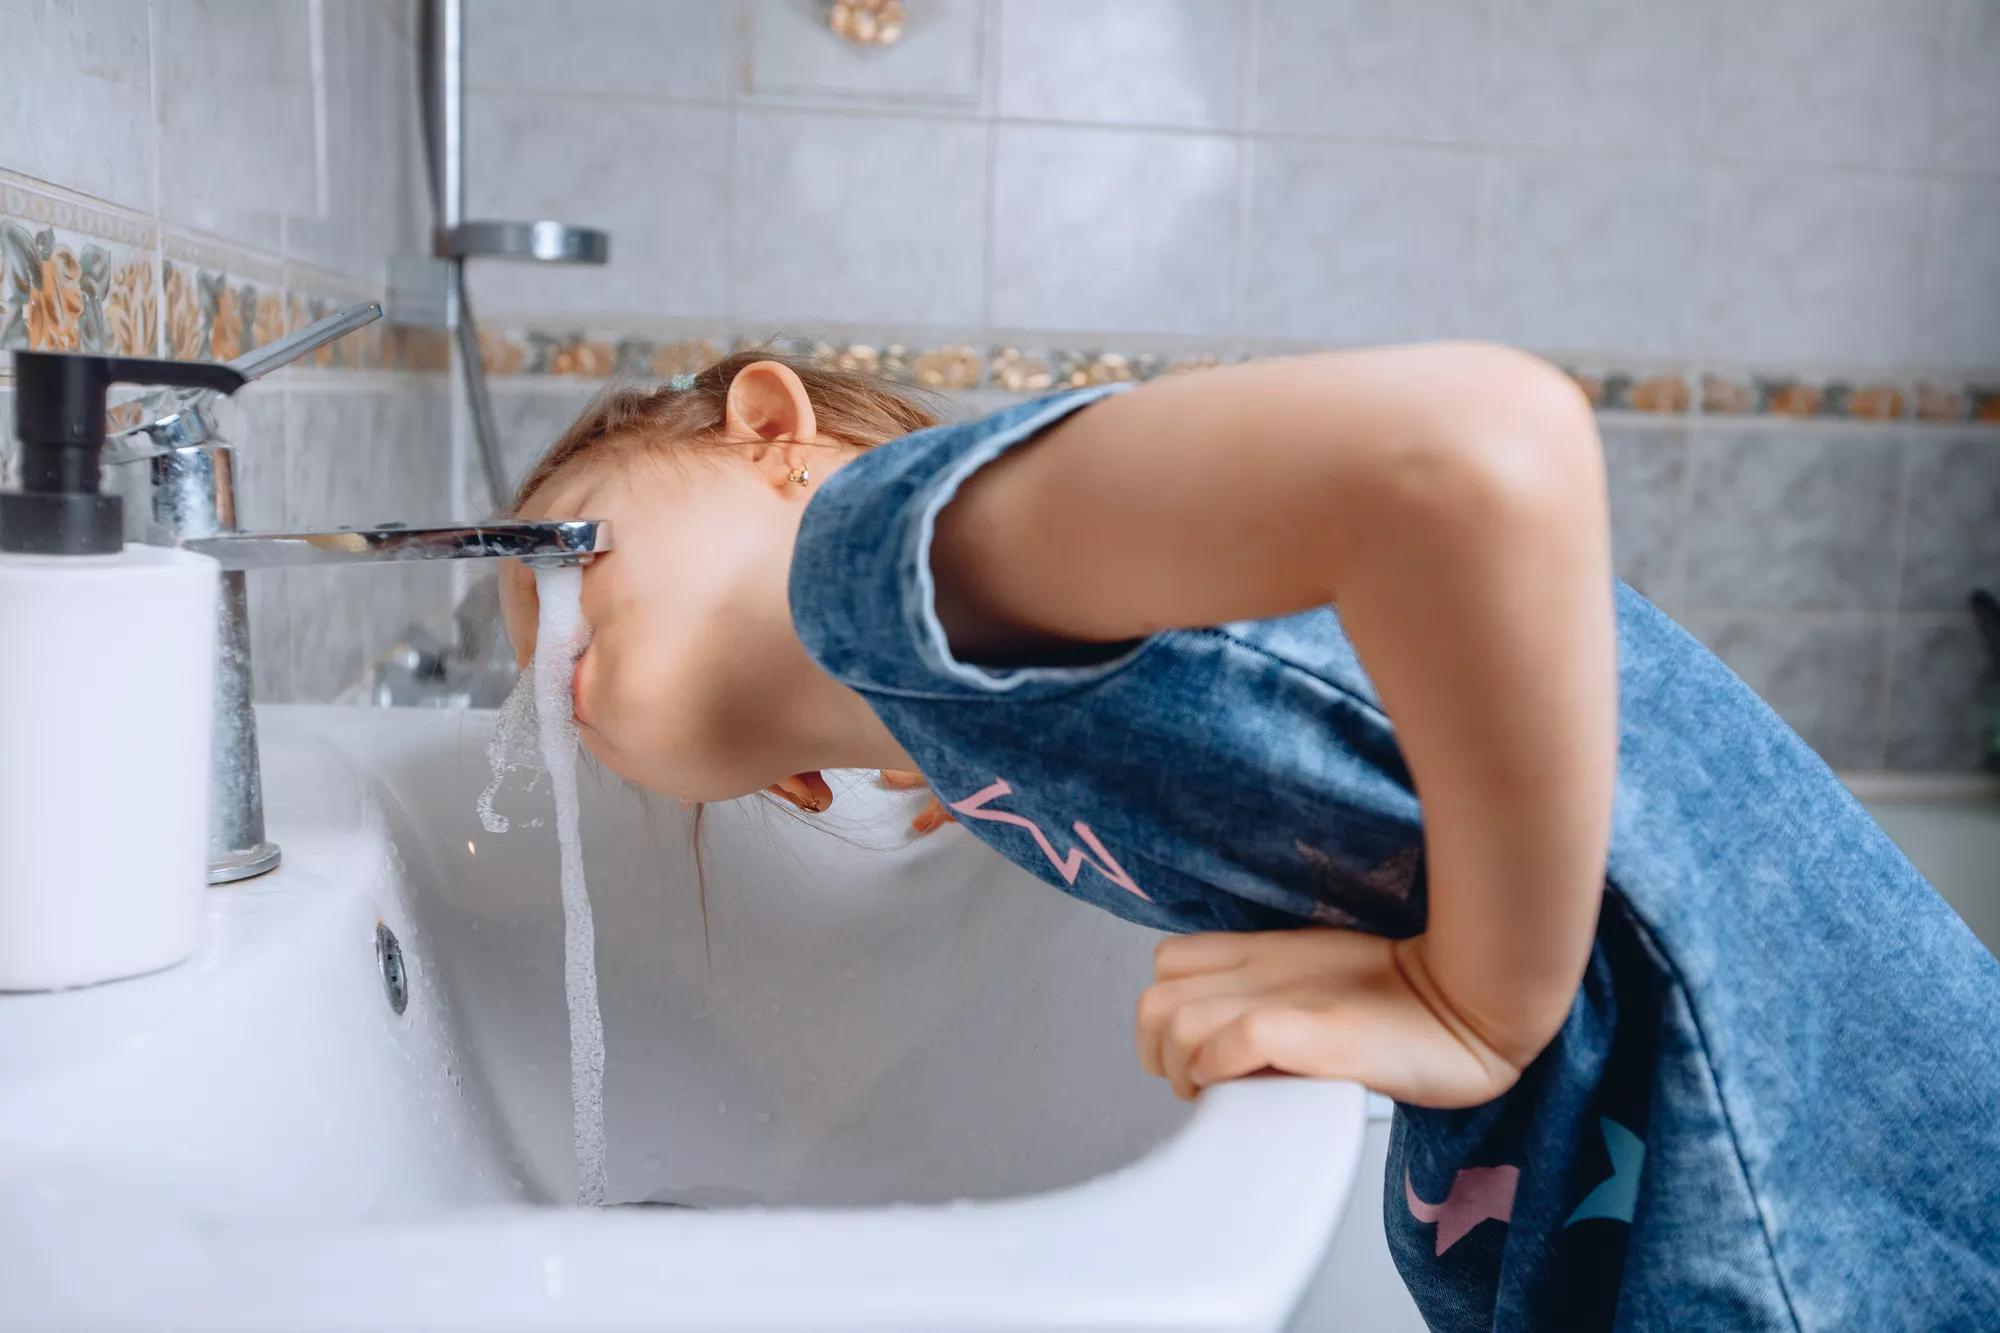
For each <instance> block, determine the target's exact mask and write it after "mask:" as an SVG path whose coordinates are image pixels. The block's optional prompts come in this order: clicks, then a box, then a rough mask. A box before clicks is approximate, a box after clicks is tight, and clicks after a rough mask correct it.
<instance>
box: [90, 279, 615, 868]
mask: <svg viewBox="0 0 2000 1333" xmlns="http://www.w3.org/2000/svg"><path fill="white" fill-rule="evenodd" d="M381 314H382V307H381V306H379V305H374V304H364V305H357V306H350V307H348V308H347V309H346V310H342V311H340V312H338V313H337V314H333V315H329V316H327V317H326V318H325V319H322V320H319V321H318V322H316V323H313V324H309V325H307V326H306V327H305V328H302V329H300V330H298V331H297V332H295V333H293V334H290V335H288V336H287V337H284V338H281V339H278V340H277V341H276V342H273V343H270V344H268V345H267V346H264V347H260V348H258V349H257V350H255V351H253V352H250V353H249V354H247V355H245V356H242V357H239V358H237V359H236V360H235V361H232V362H230V363H229V364H230V365H231V366H233V367H235V368H236V369H237V370H239V371H241V372H242V373H243V375H244V377H245V378H247V379H257V378H259V377H260V376H263V375H266V374H268V373H270V372H271V371H273V370H276V369H277V368H278V367H280V366H283V365H287V364H289V363H291V362H293V361H296V360H298V359H299V358H300V357H302V356H304V355H305V354H306V353H308V352H311V351H313V350H314V349H315V348H318V347H320V346H323V345H324V344H326V343H329V342H331V341H333V340H334V339H335V338H338V337H340V336H341V335H342V334H345V333H348V332H351V331H353V330H354V329H357V328H360V327H361V326H362V325H364V324H368V323H370V322H371V321H373V320H375V319H378V318H380V317H381ZM214 406H215V395H214V394H213V393H210V392H207V391H196V392H186V391H176V392H169V393H159V394H150V395H147V396H146V397H143V398H140V399H137V400H135V401H133V402H129V403H126V404H123V405H121V406H120V407H119V408H115V409H113V414H112V415H113V421H114V430H116V433H115V434H114V435H113V437H112V439H111V440H110V441H109V442H108V444H107V446H106V448H105V453H104V457H105V461H106V463H107V464H109V465H111V466H109V467H108V468H107V471H108V473H109V475H110V476H111V478H112V479H113V481H114V482H115V485H116V489H117V490H118V491H119V492H120V493H121V494H123V495H124V497H125V500H126V504H125V526H126V533H125V536H126V539H127V540H128V541H136V542H144V543H147V544H150V545H154V546H179V547H182V548H184V549H186V550H190V551H199V552H201V553H202V554H204V555H209V556H213V557H214V558H215V559H216V560H218V561H219V562H221V565H222V571H223V572H222V596H221V600H220V607H221V610H220V614H219V616H218V621H217V625H216V677H215V737H214V742H213V746H212V750H211V754H210V771H211V779H210V795H209V820H208V856H209V865H208V882H209V883H211V884H225V883H229V882H230V881H233V880H239V879H248V878H250V877H251V876H253V875H261V874H263V873H264V872H265V871H267V870H271V869H274V868H275V867H276V866H277V864H278V860H279V856H280V852H279V849H278V846H277V844H276V843H273V842H271V841H270V840H269V839H268V838H267V837H266V836H265V829H264V790H263V777H262V772H261V769H260V766H259V763H258V757H257V720H256V715H255V714H254V713H253V712H252V711H251V707H250V697H251V688H250V613H249V599H248V597H247V595H246V590H245V587H244V572H245V571H247V570H255V569H280V568H286V567H291V566H299V565H345V564H381V563H384V562H393V561H408V560H525V561H527V562H529V563H530V564H536V565H542V564H552V565H575V564H587V563H589V562H590V561H591V560H592V559H593V558H595V557H596V556H597V555H599V554H601V553H602V552H605V551H608V550H610V549H611V525H610V524H609V523H606V522H603V521H602V520H598V519H580V520H575V521H569V522H544V523H518V522H494V523H469V524H444V525H439V526H432V527H413V526H410V525H408V524H403V523H383V524H379V525H377V526H375V527H370V528H341V529H337V530H334V531H329V532H243V531H241V530H240V529H238V528H237V526H236V485H235V452H234V450H233V449H232V448H231V447H230V446H229V444H228V443H227V442H225V441H224V440H223V439H222V438H221V436H220V434H219V433H218V431H217V427H216V422H215V416H214ZM120 423H122V429H120V428H119V424H120Z"/></svg>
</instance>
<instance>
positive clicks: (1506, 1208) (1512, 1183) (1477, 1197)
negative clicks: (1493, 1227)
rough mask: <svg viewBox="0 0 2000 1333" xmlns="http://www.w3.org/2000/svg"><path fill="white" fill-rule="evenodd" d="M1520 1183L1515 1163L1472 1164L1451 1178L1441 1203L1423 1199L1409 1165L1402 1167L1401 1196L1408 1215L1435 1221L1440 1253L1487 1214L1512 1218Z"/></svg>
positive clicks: (1462, 1236) (1454, 1243)
mask: <svg viewBox="0 0 2000 1333" xmlns="http://www.w3.org/2000/svg"><path fill="white" fill-rule="evenodd" d="M1520 1183H1521V1168H1520V1167H1518V1166H1471V1167H1467V1168H1466V1169H1465V1170H1463V1171H1461V1172H1459V1173H1458V1174H1457V1175H1455V1176H1453V1177H1452V1178H1451V1193H1449V1194H1447V1195H1446V1196H1445V1199H1444V1202H1443V1203H1425V1202H1424V1201H1423V1200H1422V1199H1420V1198H1418V1197H1417V1191H1416V1187H1415V1186H1413V1185H1412V1184H1410V1171H1409V1168H1408V1167H1405V1168H1403V1198H1404V1200H1405V1201H1406V1202H1407V1203H1408V1204H1409V1206H1410V1216H1411V1217H1414V1218H1416V1219H1417V1221H1419V1222H1435V1223H1437V1253H1439V1254H1443V1253H1444V1252H1445V1251H1446V1250H1448V1249H1450V1248H1451V1247H1452V1246H1454V1245H1456V1244H1458V1242H1459V1241H1461V1240H1463V1239H1464V1238H1465V1233H1466V1232H1468V1231H1470V1230H1472V1229H1473V1228H1474V1227H1476V1226H1478V1225H1479V1224H1480V1223H1481V1222H1484V1221H1486V1220H1487V1219H1488V1218H1493V1219H1496V1220H1498V1221H1501V1222H1507V1221H1511V1220H1512V1219H1513V1216H1514V1189H1515V1187H1516V1186H1517V1185H1519V1184H1520Z"/></svg>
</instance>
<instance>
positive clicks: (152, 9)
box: [146, 0, 172, 356]
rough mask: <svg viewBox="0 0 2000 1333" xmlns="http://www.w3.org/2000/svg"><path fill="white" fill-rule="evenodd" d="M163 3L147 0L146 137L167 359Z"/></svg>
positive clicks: (159, 345) (157, 310) (159, 326)
mask: <svg viewBox="0 0 2000 1333" xmlns="http://www.w3.org/2000/svg"><path fill="white" fill-rule="evenodd" d="M159 8H160V6H159V0H146V117H147V120H148V122H149V124H148V125H147V129H146V133H147V136H148V138H149V139H150V141H151V144H152V152H151V153H149V154H148V157H150V158H151V159H152V165H153V190H152V193H153V289H154V291H155V293H156V294H157V295H156V298H155V300H154V303H153V349H152V350H153V355H155V356H165V355H167V353H168V352H169V351H171V350H172V349H171V348H169V347H168V346H167V327H168V326H167V222H166V211H165V209H164V208H163V207H162V206H161V200H160V190H161V188H162V182H163V181H164V179H165V173H164V172H163V171H162V170H161V168H160V153H161V146H160V145H161V135H160V50H159V36H160V21H159Z"/></svg>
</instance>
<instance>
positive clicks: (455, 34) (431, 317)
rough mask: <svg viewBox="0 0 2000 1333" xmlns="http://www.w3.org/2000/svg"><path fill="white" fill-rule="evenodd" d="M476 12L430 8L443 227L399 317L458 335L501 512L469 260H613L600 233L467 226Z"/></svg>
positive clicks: (433, 124)
mask: <svg viewBox="0 0 2000 1333" xmlns="http://www.w3.org/2000/svg"><path fill="white" fill-rule="evenodd" d="M466 8H467V6H466V5H465V3H464V0H429V2H428V3H427V4H426V5H425V6H424V11H423V61H422V70H423V80H424V87H423V90H422V91H423V98H422V103H423V111H424V130H425V133H424V150H425V155H426V157H427V158H428V160H429V165H430V186H431V205H432V210H433V216H434V218H435V221H436V224H437V225H436V228H435V233H434V239H433V243H432V256H433V258H432V259H430V260H429V261H419V262H417V263H411V262H408V261H404V262H401V263H398V264H396V265H394V266H393V271H392V274H391V281H390V288H391V300H390V306H391V309H390V317H391V319H392V321H394V322H397V323H430V324H436V323H438V322H442V323H444V324H445V325H447V326H448V327H450V328H451V329H452V330H453V333H454V335H455V340H456V342H457V345H458V355H457V357H456V358H455V359H456V360H457V362H458V366H459V374H460V375H461V376H463V377H464V380H465V399H466V405H467V408H468V410H469V411H470V413H471V417H472V436H473V441H474V443H475V445H476V447H477V448H478V451H479V466H480V471H481V472H482V473H483V474H484V475H485V479H486V489H487V498H488V500H489V501H490V503H491V504H492V507H493V511H494V512H495V513H498V512H499V511H500V510H501V509H503V508H504V507H505V506H506V503H507V498H508V495H507V491H508V488H507V469H506V464H505V463H504V462H503V460H502V459H501V457H500V432H499V427H498V426H497V424H496V423H495V421H494V418H493V400H492V397H491V396H490V395H489V393H488V392H487V388H486V367H485V364H484V363H483V362H482V361H481V360H480V350H479V326H478V324H477V322H476V321H475V320H474V318H473V313H472V302H471V300H470V299H469V297H468V294H467V292H466V283H465V261H466V260H468V259H515V260H526V261H529V262H534V263H544V264H602V263H604V262H606V261H607V260H609V259H610V257H611V238H610V236H609V235H608V234H606V233H605V232H603V231H601V230H599V229H598V228H596V227H585V226H579V225H578V224H576V223H572V222H552V221H549V220H547V219H535V220H527V221H512V220H488V219H478V220H471V221H468V220H467V219H466V217H465V21H466Z"/></svg>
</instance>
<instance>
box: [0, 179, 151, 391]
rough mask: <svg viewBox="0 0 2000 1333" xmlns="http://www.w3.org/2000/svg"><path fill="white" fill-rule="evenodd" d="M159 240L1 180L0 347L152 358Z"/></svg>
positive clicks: (117, 219) (135, 222)
mask: <svg viewBox="0 0 2000 1333" xmlns="http://www.w3.org/2000/svg"><path fill="white" fill-rule="evenodd" d="M158 239H159V238H158V232H157V230H156V229H155V228H154V226H153V224H152V223H150V222H147V221H145V220H143V219H140V218H138V217H136V216H133V215H130V214H125V213H119V212H114V211H111V210H102V211H100V210H95V209H89V208H85V207H83V206H81V205H78V204H74V203H71V202H69V201H67V200H64V199H60V198H57V197H55V196H51V195H43V194H38V193H36V192H34V191H32V190H27V189H24V188H22V187H21V186H18V185H15V184H12V183H0V347H36V348H43V349H47V350H50V351H63V352H110V353H118V354H122V355H125V356H149V355H152V354H154V352H155V351H156V349H157V348H158V346H159V323H160V320H159V309H160V276H159V268H158Z"/></svg>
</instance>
